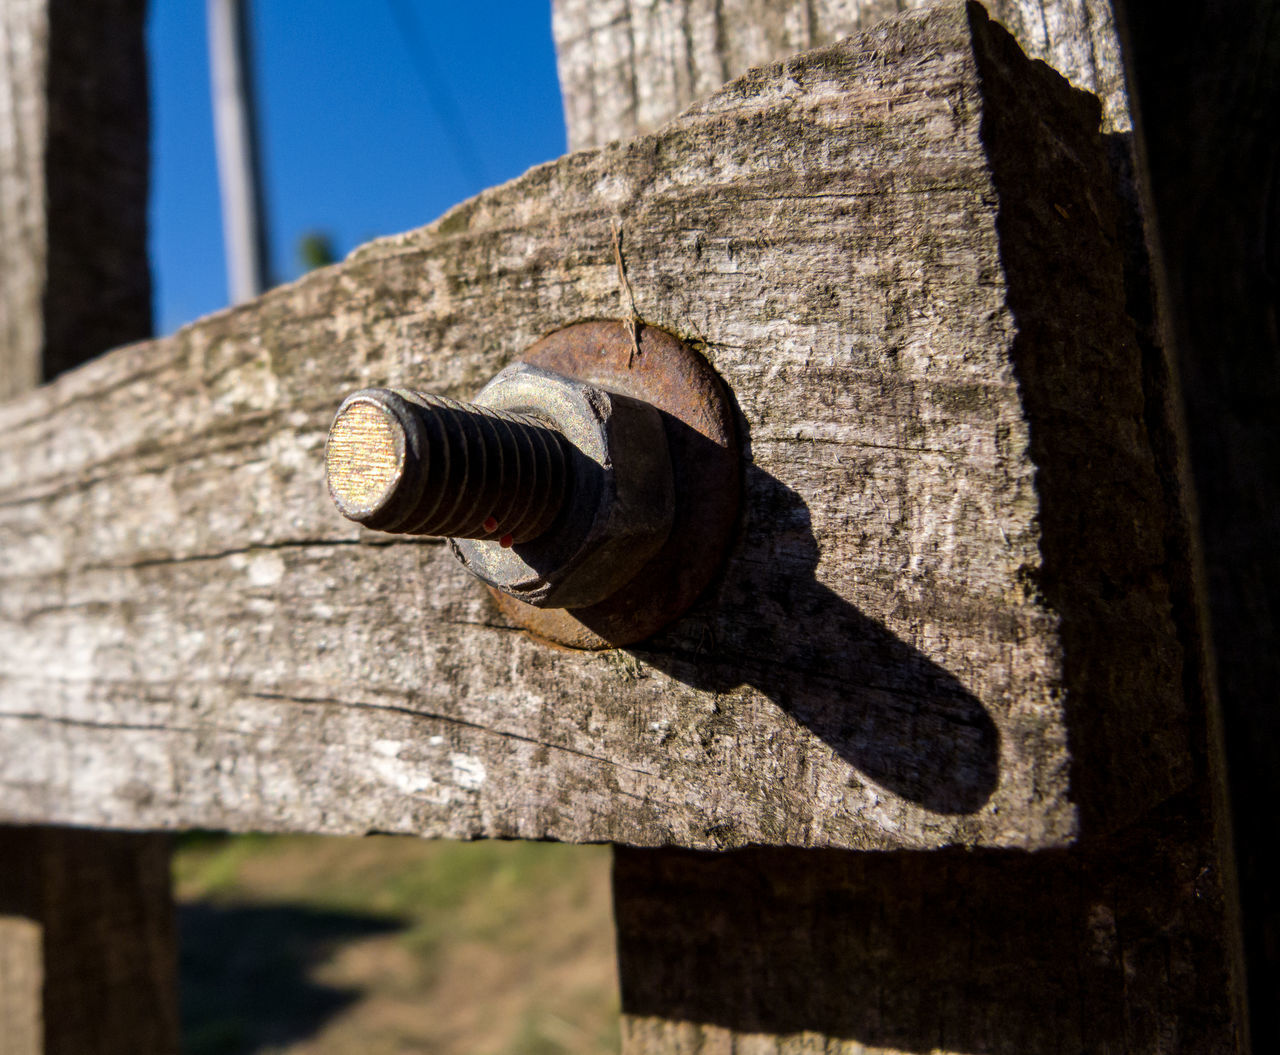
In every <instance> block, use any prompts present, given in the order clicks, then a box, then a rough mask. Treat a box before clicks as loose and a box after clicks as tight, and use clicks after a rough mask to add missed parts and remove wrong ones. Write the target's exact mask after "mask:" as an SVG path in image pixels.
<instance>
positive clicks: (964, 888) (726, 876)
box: [614, 797, 1245, 1055]
mask: <svg viewBox="0 0 1280 1055" xmlns="http://www.w3.org/2000/svg"><path fill="white" fill-rule="evenodd" d="M1211 827H1212V825H1211V821H1210V819H1209V818H1208V817H1207V816H1206V815H1205V812H1204V809H1203V804H1199V803H1197V802H1195V801H1194V799H1192V800H1190V801H1188V800H1187V799H1186V798H1185V797H1181V798H1178V799H1175V800H1172V801H1171V802H1169V803H1167V804H1166V805H1165V807H1164V808H1162V809H1161V810H1160V811H1158V812H1157V814H1156V816H1154V817H1153V818H1152V819H1151V821H1150V823H1148V824H1145V825H1141V826H1138V827H1136V828H1134V829H1130V830H1129V831H1127V832H1125V833H1122V834H1120V835H1116V836H1112V837H1110V838H1107V839H1103V840H1099V841H1097V842H1095V843H1093V844H1092V845H1091V846H1089V847H1081V848H1075V849H1071V850H1067V851H1049V852H1043V853H1037V854H1020V853H1010V852H1007V851H999V850H977V851H972V852H967V853H964V852H956V851H940V852H933V853H887V854H867V853H856V852H855V853H850V852H843V851H823V850H785V849H755V850H741V851H734V852H731V853H721V854H714V853H698V852H693V851H683V850H643V849H632V848H621V847H620V848H618V849H617V850H615V857H614V899H615V901H614V911H615V916H616V918H617V921H618V956H619V974H620V982H621V986H622V1008H623V1012H624V1019H623V1037H624V1044H623V1050H624V1051H625V1052H626V1053H627V1055H700V1053H706V1052H726V1053H728V1052H750V1053H752V1055H756V1053H761V1055H763V1053H768V1055H846V1053H847V1055H863V1053H865V1052H868V1051H871V1052H875V1053H877V1055H892V1053H907V1052H912V1053H916V1052H947V1053H951V1052H955V1053H964V1055H968V1053H970V1052H984V1053H989V1055H1051V1053H1052V1055H1057V1053H1061V1055H1067V1053H1075V1052H1108V1051H1117V1052H1118V1051H1124V1052H1131V1053H1134V1055H1157V1053H1159V1055H1218V1053H1221V1055H1228V1053H1233V1052H1237V1051H1240V1050H1245V1049H1242V1047H1241V1042H1242V1037H1240V1036H1239V1035H1238V1034H1237V1030H1236V1020H1235V1008H1234V1006H1233V1002H1232V998H1231V995H1230V994H1231V983H1230V974H1231V965H1230V954H1229V952H1228V951H1227V950H1226V949H1225V948H1224V946H1223V945H1222V944H1221V943H1219V942H1216V941H1213V940H1205V936H1206V935H1213V934H1217V933H1220V932H1221V926H1222V924H1221V920H1222V916H1223V911H1224V910H1223V898H1222V891H1221V885H1220V878H1221V877H1220V875H1219V874H1218V872H1217V871H1216V869H1214V868H1212V867H1207V866H1206V861H1205V857H1204V854H1203V851H1202V850H1200V849H1198V848H1200V847H1203V846H1205V845H1207V844H1209V843H1211Z"/></svg>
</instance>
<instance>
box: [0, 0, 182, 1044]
mask: <svg viewBox="0 0 1280 1055" xmlns="http://www.w3.org/2000/svg"><path fill="white" fill-rule="evenodd" d="M144 6H145V5H144V4H143V3H142V2H141V0H94V2H92V3H85V2H81V0H8V2H6V3H3V4H0V398H4V397H9V396H13V395H15V394H18V393H22V392H25V391H27V390H29V389H31V388H34V387H35V385H36V384H37V383H38V382H40V381H41V380H42V379H44V378H47V377H51V376H53V375H54V374H57V373H59V372H60V371H62V370H64V369H66V368H67V367H69V366H71V365H73V364H75V363H78V362H82V361H84V360H85V359H87V358H89V357H91V356H93V355H96V354H98V353H99V352H102V351H104V350H105V349H106V348H108V347H110V346H111V345H113V344H116V343H119V342H121V341H125V340H132V339H135V338H138V337H143V336H145V335H146V334H147V333H148V332H149V331H150V282H149V277H148V271H147V260H146V248H145V247H146V175H147V98H146V65H145V58H144V54H143V14H144ZM64 453H66V452H64ZM3 750H4V752H5V753H6V754H8V753H11V752H21V750H22V745H21V743H20V742H19V743H14V742H11V741H5V746H4V749H3ZM168 847H169V840H168V838H167V837H165V836H159V835H151V836H141V835H124V834H119V833H115V832H92V831H60V830H57V829H53V828H39V827H27V828H0V1051H2V1052H4V1053H5V1055H116V1053H119V1052H130V1053H137V1055H169V1053H171V1052H173V1051H175V1050H176V1049H177V1044H178V1039H177V1033H178V1029H177V998H176V979H175V977H174V973H175V969H176V960H177V957H176V955H175V936H174V933H173V930H174V928H173V909H172V904H171V901H170V898H169V885H168V884H169V849H168Z"/></svg>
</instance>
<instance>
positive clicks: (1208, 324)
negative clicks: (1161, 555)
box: [1119, 0, 1280, 1052]
mask: <svg viewBox="0 0 1280 1055" xmlns="http://www.w3.org/2000/svg"><path fill="white" fill-rule="evenodd" d="M1119 6H1120V7H1121V8H1122V10H1123V13H1124V15H1125V17H1124V18H1123V19H1122V28H1123V30H1124V32H1125V37H1126V40H1125V43H1126V47H1125V56H1126V64H1127V66H1128V68H1129V78H1130V84H1131V86H1132V93H1133V96H1134V104H1135V105H1134V111H1135V124H1136V125H1137V130H1138V137H1137V141H1138V143H1139V146H1140V148H1141V149H1140V168H1141V171H1142V175H1143V176H1144V179H1143V184H1144V187H1145V189H1146V191H1147V192H1148V198H1147V201H1146V202H1145V203H1144V204H1145V205H1146V212H1147V215H1148V218H1149V220H1150V221H1151V222H1152V224H1153V234H1154V236H1155V237H1154V239H1153V242H1154V244H1155V246H1156V249H1157V252H1156V253H1155V254H1154V256H1155V262H1156V265H1157V277H1158V280H1159V285H1160V288H1161V292H1162V294H1163V296H1162V307H1163V309H1164V310H1163V323H1164V337H1165V340H1166V342H1167V343H1168V345H1169V346H1170V347H1171V348H1172V350H1173V352H1174V353H1175V363H1176V366H1177V370H1178V372H1179V373H1180V375H1181V388H1182V393H1183V399H1184V406H1185V411H1186V424H1187V440H1188V449H1189V454H1190V465H1191V471H1192V475H1193V478H1194V486H1195V494H1196V505H1197V514H1198V516H1197V528H1198V533H1199V538H1200V540H1201V545H1202V549H1203V557H1204V563H1205V569H1206V575H1205V600H1206V602H1207V604H1206V607H1207V611H1208V615H1209V622H1210V624H1211V626H1212V629H1213V635H1212V636H1213V651H1214V657H1215V661H1216V682H1217V686H1218V691H1219V695H1220V698H1221V701H1222V720H1223V721H1222V724H1223V734H1224V741H1225V747H1226V758H1227V777H1228V780H1229V783H1230V790H1231V812H1232V822H1233V826H1234V832H1235V840H1234V848H1235V854H1236V861H1237V869H1238V872H1239V878H1240V898H1241V910H1242V918H1243V933H1244V943H1245V955H1246V959H1247V964H1248V977H1249V997H1250V1001H1249V1003H1250V1023H1251V1027H1252V1033H1253V1038H1252V1039H1253V1045H1254V1050H1255V1051H1259V1052H1262V1051H1280V849H1277V842H1276V837H1275V830H1276V802H1277V801H1280V708H1278V707H1277V693H1278V692H1280V547H1278V546H1277V539H1280V416H1278V415H1277V413H1276V408H1277V406H1278V405H1280V24H1277V20H1276V18H1275V8H1274V5H1272V4H1269V3H1262V2H1259V0H1240V2H1236V3H1229V4H1213V5H1204V4H1193V3H1187V2H1185V0H1183V2H1176V3H1172V4H1161V5H1158V6H1157V5H1152V4H1140V3H1134V2H1132V0H1130V2H1125V3H1121V4H1120V5H1119Z"/></svg>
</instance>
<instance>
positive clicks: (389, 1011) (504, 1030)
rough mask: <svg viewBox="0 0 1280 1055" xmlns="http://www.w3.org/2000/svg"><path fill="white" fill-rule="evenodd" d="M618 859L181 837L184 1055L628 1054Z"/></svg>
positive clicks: (444, 845) (503, 846)
mask: <svg viewBox="0 0 1280 1055" xmlns="http://www.w3.org/2000/svg"><path fill="white" fill-rule="evenodd" d="M608 871H609V850H608V848H607V847H590V846H587V847H571V846H563V845H558V844H549V843H530V842H487V843H454V842H428V841H422V840H415V839H405V838H391V837H370V838H365V839H345V838H332V837H318V836H259V835H247V836H234V837H231V836H223V835H212V834H204V833H193V834H190V835H187V836H184V837H182V839H181V840H180V842H179V845H178V848H177V852H176V853H175V857H174V878H175V890H176V895H177V898H178V903H179V920H180V926H181V929H182V965H181V967H182V984H183V1033H184V1050H185V1051H186V1052H187V1055H242V1053H243V1055H250V1053H253V1055H267V1053H272V1055H284V1053H288V1055H340V1053H343V1055H345V1053H347V1052H351V1053H355V1052H359V1053H361V1055H382V1053H387V1055H390V1053H395V1055H404V1053H408V1052H440V1053H453V1052H457V1053H466V1055H561V1053H564V1055H578V1053H587V1052H592V1053H595V1052H610V1051H617V1050H618V1048H619V1039H618V996H617V979H616V967H615V963H614V939H613V926H612V918H611V914H610V899H609V880H608Z"/></svg>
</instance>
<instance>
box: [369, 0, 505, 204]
mask: <svg viewBox="0 0 1280 1055" xmlns="http://www.w3.org/2000/svg"><path fill="white" fill-rule="evenodd" d="M387 7H388V8H389V9H390V11H391V18H392V21H393V22H395V25H396V30H397V32H399V34H400V40H401V42H402V43H403V44H404V48H405V52H406V53H407V54H408V56H409V62H410V64H411V65H412V66H413V69H414V72H415V73H416V74H417V76H418V80H419V81H421V82H422V86H423V88H425V89H426V93H427V102H428V104H429V105H430V106H431V109H432V111H433V112H434V113H435V117H436V120H437V121H438V122H439V124H440V127H441V129H442V130H443V131H444V134H445V138H446V139H447V140H448V141H449V145H450V147H451V148H452V151H453V155H454V160H455V161H456V162H457V163H458V167H459V168H460V169H462V171H463V175H465V176H466V177H467V179H469V180H470V181H471V182H472V183H474V184H476V185H478V186H482V187H483V186H487V185H488V179H487V178H486V177H485V172H484V166H483V165H482V164H481V162H480V156H479V155H478V154H477V153H476V150H475V146H474V145H473V143H472V142H471V137H470V136H469V135H468V134H467V126H466V121H465V120H464V119H463V117H462V111H461V110H460V109H459V108H458V105H457V103H456V102H454V99H453V96H452V95H451V94H450V93H449V89H448V86H447V85H446V84H445V81H444V79H443V78H442V77H441V76H440V75H439V73H438V71H437V70H436V65H435V60H434V59H433V58H432V55H431V49H430V47H428V45H427V41H426V38H425V37H424V36H423V34H422V30H421V27H420V26H419V25H418V20H417V17H416V15H415V14H414V12H413V9H412V8H411V7H410V5H409V4H408V3H406V2H405V0H387Z"/></svg>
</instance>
